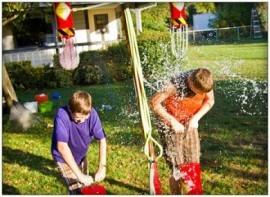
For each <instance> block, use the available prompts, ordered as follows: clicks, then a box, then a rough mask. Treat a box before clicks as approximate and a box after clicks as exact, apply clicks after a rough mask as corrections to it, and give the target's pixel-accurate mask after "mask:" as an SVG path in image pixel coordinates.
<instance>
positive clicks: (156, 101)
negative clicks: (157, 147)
mask: <svg viewBox="0 0 270 197" xmlns="http://www.w3.org/2000/svg"><path fill="white" fill-rule="evenodd" d="M174 94H176V88H175V87H174V85H173V84H171V83H170V84H169V85H168V86H167V87H166V88H165V89H164V91H162V92H158V93H156V94H155V95H154V96H153V97H152V99H151V101H150V106H151V108H152V110H153V111H154V112H155V113H156V114H157V115H158V116H159V117H160V118H161V119H163V120H165V121H167V122H168V123H169V124H170V125H171V127H172V129H173V130H174V131H175V132H176V133H179V132H184V126H183V125H182V124H181V123H180V122H178V121H177V120H176V119H175V117H173V116H172V115H170V114H169V113H168V112H167V110H166V109H165V108H164V107H163V105H162V103H163V101H165V100H166V99H167V98H168V97H169V96H172V95H174Z"/></svg>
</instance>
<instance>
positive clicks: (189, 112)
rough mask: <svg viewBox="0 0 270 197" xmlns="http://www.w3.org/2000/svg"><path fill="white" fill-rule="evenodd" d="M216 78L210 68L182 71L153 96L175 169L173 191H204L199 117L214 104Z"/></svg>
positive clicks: (169, 161) (200, 192)
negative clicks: (214, 81)
mask: <svg viewBox="0 0 270 197" xmlns="http://www.w3.org/2000/svg"><path fill="white" fill-rule="evenodd" d="M213 84H214V83H213V78H212V74H211V72H210V71H209V70H208V69H205V68H199V69H196V70H190V71H187V72H183V73H180V74H178V75H176V76H175V77H173V78H172V79H171V81H170V83H169V84H168V85H167V86H166V87H165V88H164V89H163V90H162V91H160V92H158V93H156V94H155V95H154V96H153V97H152V99H151V107H152V110H153V111H154V112H155V113H156V114H157V115H158V116H159V118H160V119H161V120H162V121H161V122H160V124H159V133H160V135H161V140H162V142H163V145H164V149H165V151H164V153H165V159H166V161H167V162H168V163H169V166H170V168H171V169H172V176H171V178H170V188H171V192H172V193H173V194H202V193H203V190H202V184H201V175H200V140H199V135H198V129H197V128H198V122H199V120H200V119H201V118H202V117H203V116H204V115H205V114H206V113H207V112H208V111H209V110H210V109H211V108H212V106H213V105H214V92H213Z"/></svg>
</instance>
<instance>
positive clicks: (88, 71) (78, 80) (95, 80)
mask: <svg viewBox="0 0 270 197" xmlns="http://www.w3.org/2000/svg"><path fill="white" fill-rule="evenodd" d="M103 78H104V76H103V72H102V70H101V68H100V67H98V66H96V65H81V66H79V67H78V68H77V69H76V70H75V72H74V74H73V80H74V83H75V84H76V85H92V84H99V83H102V82H103V81H102V79H103Z"/></svg>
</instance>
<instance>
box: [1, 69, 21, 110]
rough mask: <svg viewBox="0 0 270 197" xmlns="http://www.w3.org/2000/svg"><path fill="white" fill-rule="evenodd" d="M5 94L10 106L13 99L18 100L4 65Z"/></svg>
mask: <svg viewBox="0 0 270 197" xmlns="http://www.w3.org/2000/svg"><path fill="white" fill-rule="evenodd" d="M3 94H4V97H5V99H6V102H7V105H8V107H9V108H11V106H12V104H13V101H18V98H17V95H16V92H15V90H14V88H13V85H12V82H11V80H10V78H9V75H8V72H7V69H6V66H5V65H3Z"/></svg>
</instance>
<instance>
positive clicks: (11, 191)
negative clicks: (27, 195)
mask: <svg viewBox="0 0 270 197" xmlns="http://www.w3.org/2000/svg"><path fill="white" fill-rule="evenodd" d="M2 187H3V189H2V192H3V194H4V195H5V194H13V195H14V194H20V192H19V190H18V189H17V188H16V187H13V186H11V185H8V184H5V183H3V185H2Z"/></svg>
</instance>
